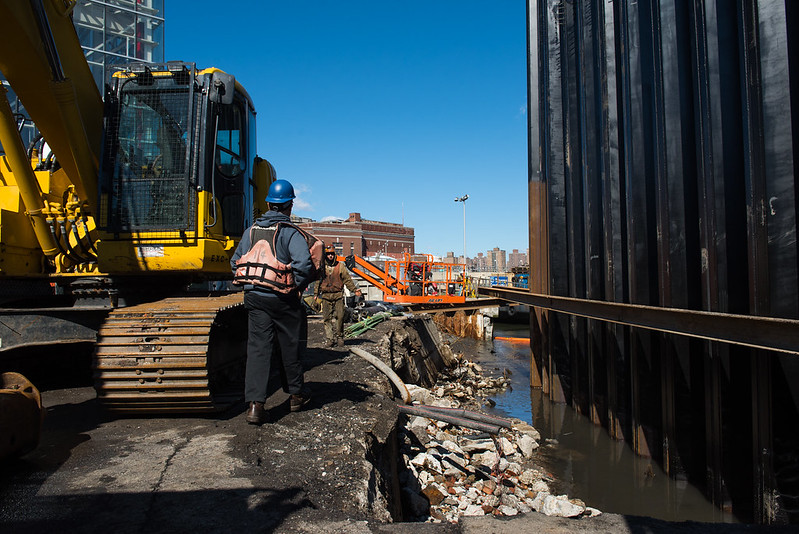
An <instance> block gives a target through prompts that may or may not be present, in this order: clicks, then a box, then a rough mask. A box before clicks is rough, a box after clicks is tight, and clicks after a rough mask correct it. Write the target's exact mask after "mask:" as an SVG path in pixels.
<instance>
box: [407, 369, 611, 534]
mask: <svg viewBox="0 0 799 534" xmlns="http://www.w3.org/2000/svg"><path fill="white" fill-rule="evenodd" d="M456 357H457V359H458V362H457V365H456V366H455V367H454V368H452V369H449V370H445V371H444V372H443V373H442V379H441V380H439V382H437V383H436V385H435V386H433V388H432V390H430V389H426V388H422V387H418V386H413V385H408V388H409V390H410V392H411V397H412V399H413V402H414V404H420V405H425V406H438V407H443V408H463V409H472V408H474V406H475V405H476V404H477V403H478V402H480V399H481V398H483V397H484V396H485V395H488V394H489V393H491V392H495V391H498V390H501V389H504V388H505V387H507V381H506V379H505V377H498V378H490V377H485V376H483V375H482V372H481V371H482V369H481V368H480V366H479V364H476V363H474V362H471V361H468V360H466V359H464V358H463V356H462V355H456ZM400 440H401V441H400V443H401V448H402V450H401V453H402V460H403V462H404V465H405V471H404V472H403V473H401V475H400V484H401V485H402V496H403V502H404V505H405V506H404V507H405V510H406V511H407V512H409V513H410V514H411V515H413V516H414V517H412V518H408V519H411V520H416V521H432V522H443V521H448V522H457V521H458V518H459V517H460V516H481V515H489V514H492V515H496V516H515V515H517V514H520V513H529V512H532V511H535V512H539V513H543V514H546V515H548V516H559V517H591V516H596V515H599V514H600V513H601V512H600V511H599V510H596V509H594V508H590V507H588V506H586V505H585V503H583V502H582V501H580V500H579V499H569V498H568V497H567V496H566V495H553V494H552V493H551V491H550V487H549V485H548V482H553V479H552V478H551V476H549V475H548V474H547V473H545V472H543V471H542V470H541V469H540V468H537V467H536V465H535V462H534V455H535V451H536V449H537V448H538V444H539V442H540V440H541V435H540V434H539V433H538V431H537V430H536V429H535V428H533V427H532V426H530V425H529V424H527V423H525V422H523V421H520V420H518V419H514V420H512V424H511V428H510V429H505V428H503V429H501V431H500V433H499V434H498V435H492V434H488V433H482V434H480V433H476V432H475V431H474V430H471V429H469V428H464V427H461V426H455V425H451V424H449V423H446V422H443V421H438V420H434V419H428V418H426V417H422V416H414V415H408V416H407V418H406V421H405V424H404V427H401V428H400Z"/></svg>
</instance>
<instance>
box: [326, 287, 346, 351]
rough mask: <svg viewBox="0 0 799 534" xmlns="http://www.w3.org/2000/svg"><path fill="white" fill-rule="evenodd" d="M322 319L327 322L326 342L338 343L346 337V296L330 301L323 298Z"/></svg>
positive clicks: (327, 298)
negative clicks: (337, 341) (338, 340)
mask: <svg viewBox="0 0 799 534" xmlns="http://www.w3.org/2000/svg"><path fill="white" fill-rule="evenodd" d="M321 301H322V319H323V320H324V322H325V340H326V341H336V340H337V339H342V338H343V337H344V296H343V295H342V296H341V297H339V298H337V299H333V300H330V299H329V297H323V298H321Z"/></svg>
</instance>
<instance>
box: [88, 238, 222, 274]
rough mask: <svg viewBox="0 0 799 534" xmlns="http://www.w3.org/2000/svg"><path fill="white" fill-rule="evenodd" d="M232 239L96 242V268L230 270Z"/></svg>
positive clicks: (109, 270) (116, 270)
mask: <svg viewBox="0 0 799 534" xmlns="http://www.w3.org/2000/svg"><path fill="white" fill-rule="evenodd" d="M231 246H232V241H230V242H226V241H217V240H212V239H201V240H200V241H198V242H196V243H179V242H176V243H173V244H159V245H148V244H145V243H138V244H137V243H134V242H124V241H101V242H100V243H98V244H97V251H98V252H99V256H100V259H99V268H100V270H101V271H102V272H104V273H109V274H119V273H124V274H132V273H144V272H150V273H153V272H169V273H181V272H184V273H192V272H193V273H203V274H211V273H216V274H230V254H231V250H230V248H231Z"/></svg>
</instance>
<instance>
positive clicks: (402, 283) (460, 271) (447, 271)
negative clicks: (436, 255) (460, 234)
mask: <svg viewBox="0 0 799 534" xmlns="http://www.w3.org/2000/svg"><path fill="white" fill-rule="evenodd" d="M338 260H339V261H343V262H344V264H345V265H346V266H347V268H348V269H349V270H350V271H352V272H354V273H355V274H357V275H358V276H360V277H361V278H363V279H364V280H366V281H367V282H369V283H370V284H372V285H373V286H375V287H377V288H378V289H380V290H381V291H382V292H383V300H385V301H386V302H395V303H397V304H432V303H460V302H466V291H465V286H464V284H465V279H466V266H465V265H461V264H452V263H442V262H436V261H433V256H432V255H430V254H421V255H411V254H408V253H405V254H403V255H402V259H398V260H385V267H384V268H382V269H381V268H380V267H378V266H377V265H375V264H374V263H372V262H370V261H369V260H366V259H364V258H361V257H360V256H355V255H350V256H347V257H346V258H345V257H343V256H339V257H338Z"/></svg>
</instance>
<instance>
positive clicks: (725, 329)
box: [479, 287, 799, 354]
mask: <svg viewBox="0 0 799 534" xmlns="http://www.w3.org/2000/svg"><path fill="white" fill-rule="evenodd" d="M479 293H480V294H481V295H485V296H490V297H497V298H502V299H505V300H507V301H508V302H514V303H517V304H526V305H528V306H533V307H535V308H543V309H546V310H551V311H556V312H560V313H566V314H569V315H576V316H578V317H586V318H589V319H598V320H600V321H605V322H609V323H615V324H621V325H626V326H633V327H637V328H645V329H647V330H655V331H657V332H662V333H667V334H678V335H683V336H690V337H695V338H700V339H707V340H710V341H721V342H723V343H731V344H734V345H742V346H745V347H751V348H755V349H763V350H773V351H777V352H783V353H787V354H799V320H795V319H780V318H776V317H760V316H756V315H737V314H732V313H718V312H706V311H697V310H684V309H680V308H661V307H658V306H643V305H640V304H623V303H619V302H604V301H598V300H588V299H577V298H571V297H557V296H553V295H540V294H535V293H527V292H524V291H519V290H513V289H508V288H499V287H490V288H486V287H481V288H480V289H479Z"/></svg>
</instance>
